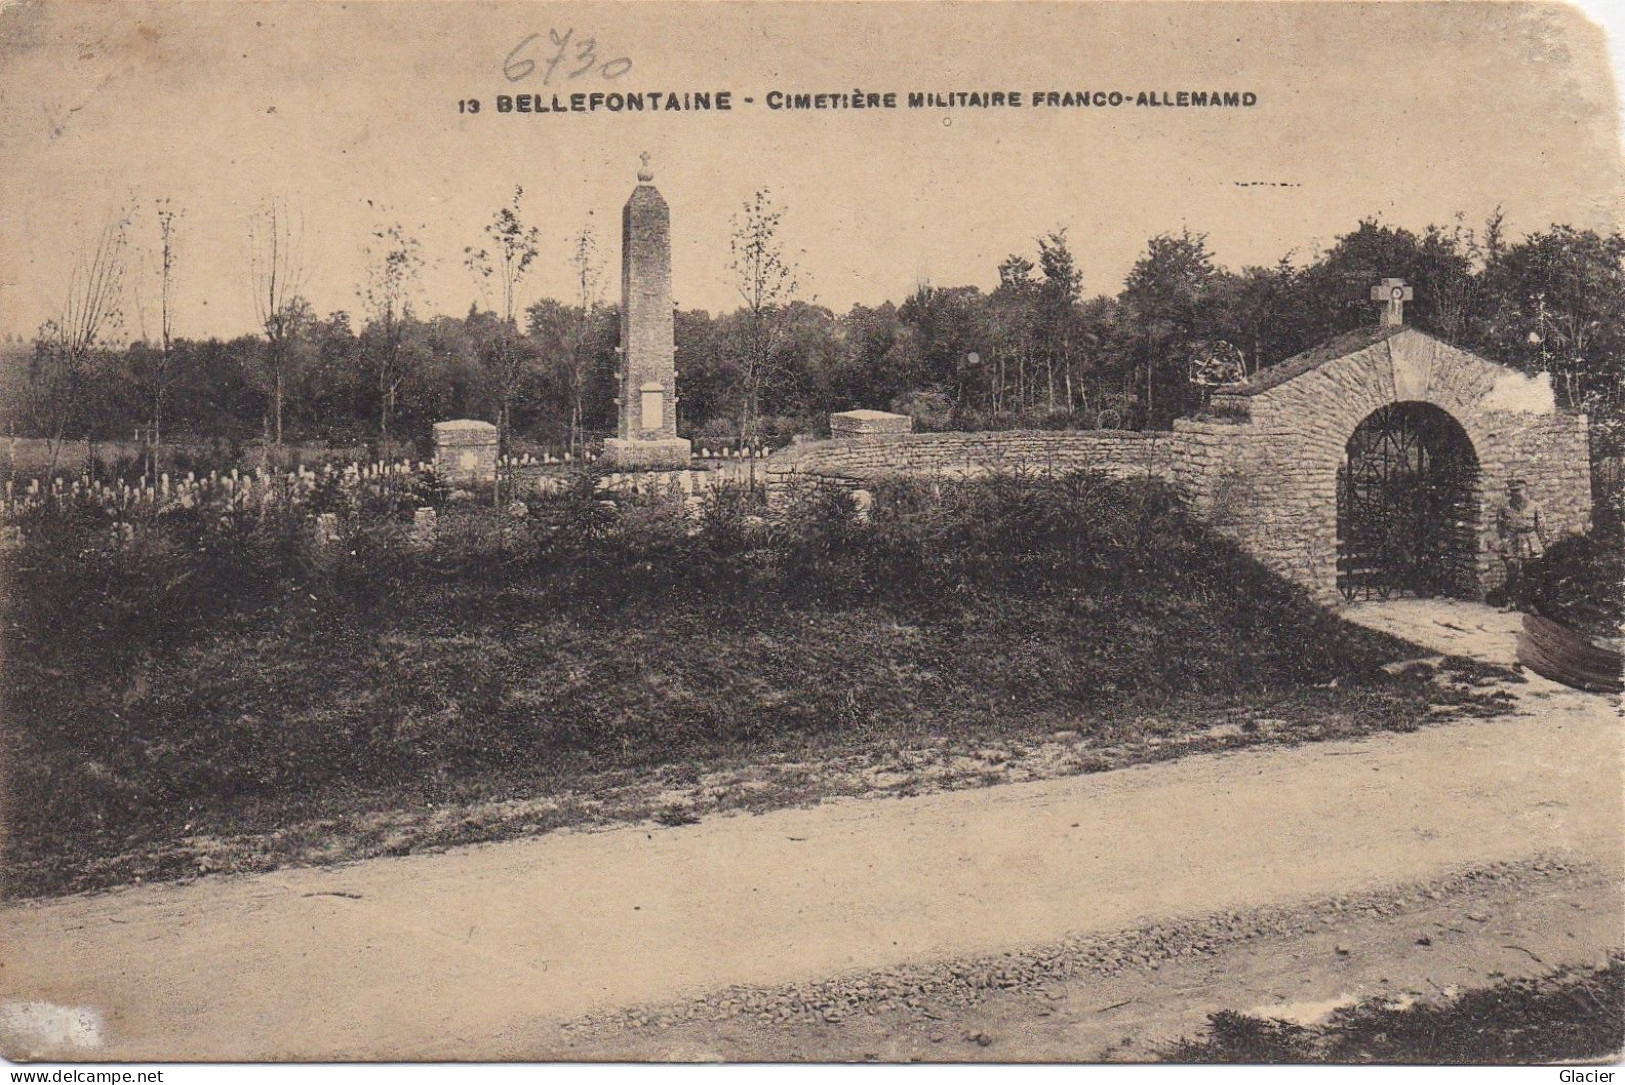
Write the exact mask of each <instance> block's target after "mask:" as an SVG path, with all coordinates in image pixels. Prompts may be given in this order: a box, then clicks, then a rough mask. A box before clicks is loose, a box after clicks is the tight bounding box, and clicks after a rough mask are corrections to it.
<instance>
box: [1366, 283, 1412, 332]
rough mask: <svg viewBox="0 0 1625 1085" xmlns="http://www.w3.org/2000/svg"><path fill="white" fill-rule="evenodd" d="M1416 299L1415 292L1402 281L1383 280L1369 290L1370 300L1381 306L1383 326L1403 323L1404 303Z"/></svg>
mask: <svg viewBox="0 0 1625 1085" xmlns="http://www.w3.org/2000/svg"><path fill="white" fill-rule="evenodd" d="M1414 297H1416V291H1415V290H1412V289H1411V288H1410V287H1409V286H1407V285H1406V283H1405V280H1404V279H1384V280H1383V281H1382V282H1380V283H1378V284H1377V285H1376V286H1373V287H1372V288H1371V300H1372V301H1374V302H1377V303H1379V304H1380V305H1381V306H1382V322H1383V323H1384V324H1403V323H1405V303H1406V302H1407V301H1410V300H1411V299H1412V298H1414Z"/></svg>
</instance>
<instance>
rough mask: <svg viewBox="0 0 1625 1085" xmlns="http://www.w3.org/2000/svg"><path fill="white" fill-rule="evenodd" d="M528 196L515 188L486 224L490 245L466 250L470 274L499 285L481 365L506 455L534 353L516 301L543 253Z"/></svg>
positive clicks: (519, 187) (487, 243) (482, 352)
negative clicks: (530, 220)
mask: <svg viewBox="0 0 1625 1085" xmlns="http://www.w3.org/2000/svg"><path fill="white" fill-rule="evenodd" d="M524 197H525V190H524V189H523V188H522V187H521V186H519V185H515V186H514V189H513V199H512V200H510V201H509V202H508V203H506V204H504V205H503V206H501V207H499V208H497V210H496V213H495V214H493V215H492V216H491V221H490V222H488V223H486V224H485V238H486V243H485V245H484V246H483V247H481V248H478V249H476V248H474V247H473V246H469V247H468V248H466V249H464V250H463V253H464V262H465V263H466V264H467V266H468V268H469V270H471V271H473V272H474V274H475V275H476V276H478V277H479V279H480V280H481V282H482V283H484V284H486V285H488V286H489V285H490V284H493V283H494V284H495V286H496V289H497V290H498V291H499V293H500V301H501V305H502V308H501V309H500V310H498V315H499V316H500V318H501V320H500V323H499V324H498V326H497V329H496V334H495V335H494V336H493V337H492V338H491V339H489V340H487V341H486V342H485V343H483V344H482V346H481V350H480V357H481V360H482V361H483V362H484V364H485V367H486V369H487V371H488V372H489V374H490V376H491V380H492V382H493V384H494V385H495V389H496V399H497V440H498V444H499V445H500V447H502V448H503V449H504V451H506V449H507V446H508V428H509V418H510V415H511V414H512V412H513V404H514V399H515V397H517V396H518V394H519V391H520V387H521V385H522V384H523V382H524V380H525V378H526V377H527V376H528V375H529V371H530V367H531V365H532V363H533V362H534V361H535V352H534V351H532V350H529V349H527V348H526V347H525V345H524V344H523V343H521V341H520V339H521V337H520V334H519V326H518V324H517V323H516V322H515V316H516V313H517V310H516V309H515V296H516V293H517V291H518V289H519V286H520V284H521V283H523V282H524V280H525V276H526V275H527V274H528V273H529V271H530V269H531V265H532V264H534V263H535V262H536V256H537V254H538V253H539V252H540V251H541V246H540V239H541V231H540V230H539V229H538V228H537V227H535V226H527V225H526V224H525V220H524V209H523V201H524Z"/></svg>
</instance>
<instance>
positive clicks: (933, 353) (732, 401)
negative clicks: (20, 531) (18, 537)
mask: <svg viewBox="0 0 1625 1085" xmlns="http://www.w3.org/2000/svg"><path fill="white" fill-rule="evenodd" d="M785 214H786V212H785V209H784V208H783V207H782V206H780V205H778V204H777V203H776V202H775V201H774V199H773V197H772V195H771V194H770V193H768V192H765V191H763V192H759V193H757V194H756V195H755V196H753V197H752V198H751V199H750V200H749V201H747V202H746V204H745V205H744V207H743V208H741V210H740V212H739V214H737V215H736V216H735V218H734V223H733V227H734V232H733V236H732V239H731V246H730V256H731V258H730V261H729V263H728V265H727V267H726V269H719V271H723V272H724V273H726V274H727V275H729V276H730V277H731V280H732V282H733V283H734V285H736V287H737V289H738V294H739V298H740V304H739V306H738V308H737V309H735V310H734V311H732V312H725V313H717V314H712V313H710V312H707V311H703V310H679V311H678V312H677V313H676V314H675V317H676V320H675V327H676V346H677V367H678V396H679V404H680V406H679V410H680V414H679V422H680V425H679V428H680V431H681V432H682V433H683V434H684V435H686V436H689V437H692V438H694V439H696V440H698V441H700V442H702V443H709V444H712V445H718V444H724V443H733V442H761V441H771V440H781V439H783V438H785V437H786V436H788V435H790V434H795V433H816V432H819V430H820V427H821V426H822V425H823V424H824V419H825V418H826V416H827V415H828V413H829V412H830V411H835V410H844V409H850V408H854V407H871V408H879V409H889V410H897V411H902V412H904V413H908V414H911V415H912V416H913V417H914V418H915V420H916V424H917V426H918V427H919V428H925V429H943V428H959V429H984V428H1009V427H1017V426H1049V427H1094V426H1112V427H1126V428H1165V427H1167V426H1169V425H1170V424H1171V421H1172V419H1174V418H1176V417H1179V416H1181V415H1184V414H1188V413H1191V412H1196V411H1200V410H1201V409H1202V407H1203V405H1204V401H1205V398H1206V396H1207V395H1208V394H1210V392H1211V389H1212V388H1213V387H1214V386H1216V385H1218V384H1220V383H1223V382H1226V381H1229V380H1235V379H1241V378H1244V377H1245V376H1247V375H1250V374H1252V373H1255V372H1257V370H1258V369H1260V368H1262V367H1265V366H1268V365H1272V364H1275V363H1278V362H1280V361H1283V360H1285V359H1287V358H1288V357H1290V356H1292V355H1294V354H1296V353H1298V352H1300V351H1303V350H1306V349H1308V348H1309V347H1311V346H1313V345H1314V344H1315V343H1317V342H1319V341H1321V340H1324V339H1326V338H1329V337H1331V336H1333V335H1336V334H1338V333H1340V332H1344V331H1349V330H1352V329H1354V328H1357V327H1360V326H1362V325H1366V324H1370V323H1373V322H1374V321H1375V320H1376V312H1375V306H1374V303H1373V302H1372V300H1371V297H1370V289H1371V287H1372V285H1373V284H1375V283H1376V282H1377V281H1378V280H1379V279H1381V278H1384V277H1387V276H1399V277H1402V278H1404V279H1405V280H1406V281H1407V282H1409V283H1410V284H1411V285H1412V286H1413V287H1414V290H1415V298H1414V301H1412V302H1410V303H1409V304H1408V305H1407V310H1406V320H1407V323H1410V324H1413V325H1415V326H1416V327H1418V328H1420V329H1422V330H1424V331H1428V332H1431V333H1433V334H1436V335H1438V336H1439V337H1441V338H1443V339H1446V340H1448V341H1450V342H1453V343H1455V344H1457V345H1459V346H1462V347H1464V348H1466V349H1468V350H1472V351H1475V352H1477V353H1480V354H1482V355H1484V356H1486V357H1489V358H1492V359H1495V360H1497V361H1500V362H1503V363H1506V364H1509V365H1512V366H1515V367H1517V368H1519V369H1521V370H1523V371H1525V372H1530V373H1537V372H1548V373H1550V374H1551V378H1552V382H1553V386H1554V389H1555V391H1556V393H1557V395H1558V398H1559V401H1560V402H1561V403H1563V404H1564V405H1565V406H1571V407H1575V408H1579V409H1583V410H1586V411H1587V412H1588V413H1590V414H1591V415H1592V417H1593V420H1594V427H1593V433H1594V451H1595V452H1596V453H1597V454H1598V455H1618V454H1619V453H1620V452H1621V445H1622V444H1625V426H1622V424H1621V418H1622V417H1625V365H1622V361H1621V360H1622V358H1625V238H1622V237H1621V236H1620V235H1619V234H1618V233H1600V232H1598V231H1595V230H1589V229H1578V228H1574V227H1572V226H1567V225H1560V224H1554V225H1553V226H1551V227H1549V228H1547V229H1545V230H1541V231H1537V232H1535V233H1532V234H1529V235H1528V236H1526V237H1524V238H1522V239H1520V240H1517V241H1511V240H1509V239H1508V238H1507V237H1506V236H1505V232H1504V230H1503V226H1502V218H1501V216H1500V214H1499V213H1497V214H1496V215H1494V216H1492V217H1491V218H1490V219H1489V220H1488V221H1487V222H1486V223H1484V224H1483V225H1482V227H1479V228H1476V229H1475V228H1472V227H1469V226H1467V225H1465V224H1464V223H1463V222H1462V221H1461V220H1460V219H1459V218H1458V220H1457V221H1455V222H1453V223H1451V224H1449V225H1447V226H1437V225H1435V226H1430V227H1428V228H1427V229H1425V230H1423V231H1421V232H1414V231H1410V230H1407V229H1403V228H1399V227H1394V226H1389V225H1385V224H1383V223H1381V222H1380V221H1378V220H1376V219H1365V220H1362V221H1360V222H1358V223H1357V224H1356V225H1355V227H1354V228H1353V229H1352V230H1350V231H1349V232H1348V233H1346V234H1343V235H1342V236H1340V237H1338V238H1337V239H1336V241H1335V242H1334V243H1333V244H1332V245H1331V246H1330V247H1329V248H1327V249H1325V250H1324V251H1323V252H1319V253H1316V254H1314V255H1313V256H1312V257H1309V258H1307V259H1305V258H1300V257H1299V256H1298V255H1297V254H1295V253H1289V254H1286V255H1283V256H1282V257H1281V259H1280V260H1278V261H1277V262H1276V263H1275V264H1273V265H1269V266H1249V267H1243V268H1242V269H1240V270H1239V271H1236V270H1231V269H1228V268H1225V267H1223V266H1221V265H1220V264H1219V263H1218V262H1217V261H1216V260H1215V259H1214V257H1213V255H1212V253H1211V252H1210V251H1209V249H1208V244H1207V238H1206V236H1205V235H1203V234H1200V233H1194V232H1191V231H1189V230H1184V231H1181V232H1180V233H1177V234H1173V233H1168V234H1161V235H1158V236H1156V237H1152V238H1150V239H1149V240H1148V241H1147V244H1146V247H1145V250H1144V252H1143V253H1142V255H1141V256H1140V258H1139V259H1138V260H1137V261H1136V263H1135V264H1134V266H1133V267H1132V268H1131V269H1130V271H1129V273H1128V275H1127V277H1126V278H1125V280H1124V282H1123V284H1122V286H1121V288H1120V289H1119V290H1118V291H1117V292H1116V293H1115V294H1109V293H1101V292H1094V293H1091V292H1090V291H1089V290H1088V289H1086V287H1087V286H1089V285H1090V284H1086V283H1085V282H1084V280H1083V276H1082V274H1081V273H1080V271H1079V269H1078V266H1077V260H1076V258H1075V255H1074V251H1073V246H1074V241H1073V239H1071V238H1069V237H1068V236H1067V234H1066V232H1065V231H1064V230H1056V231H1053V232H1051V233H1049V234H1047V235H1046V236H1044V237H1041V238H1037V239H1035V241H1034V243H1033V247H1032V249H1031V250H1029V251H1026V252H1017V253H1012V254H1011V255H1010V256H1008V257H1007V258H1006V259H1005V260H1003V261H1002V262H1000V263H999V265H998V268H997V271H998V283H997V285H996V286H995V287H993V288H992V289H991V290H989V291H983V290H981V289H979V288H978V287H975V286H937V285H933V284H925V283H922V284H920V285H919V286H918V287H917V288H916V289H915V290H914V292H913V293H912V294H911V295H909V296H908V297H906V298H904V299H903V300H902V301H901V302H891V301H888V302H886V303H884V304H881V305H878V306H873V307H871V306H866V305H854V306H853V307H852V308H851V309H850V310H848V311H847V312H845V313H836V312H834V311H832V310H831V309H829V308H827V307H825V306H822V305H820V304H818V302H817V300H816V298H813V297H809V296H807V295H806V293H805V291H804V289H803V287H802V285H801V274H800V270H799V268H798V266H797V263H796V261H795V259H794V256H793V254H792V253H791V252H790V250H789V249H788V248H787V246H786V244H785V240H784V229H783V224H784V219H785ZM142 221H143V219H142V217H141V216H139V215H136V214H127V215H125V216H123V217H121V218H120V219H118V220H117V221H115V222H113V223H111V224H110V225H109V226H108V227H107V228H106V230H104V231H103V233H102V235H101V236H100V238H99V239H98V241H97V243H96V245H95V246H94V247H93V248H92V249H91V250H90V251H88V252H87V253H86V255H85V258H84V260H83V261H82V262H81V264H80V265H79V267H78V269H77V270H76V271H75V273H74V275H73V277H72V280H71V282H70V284H69V286H68V288H67V290H66V291H65V292H64V295H63V304H62V307H61V313H60V316H59V317H57V318H55V319H53V320H51V321H49V322H47V323H46V324H45V325H44V326H43V327H42V328H41V329H40V332H39V334H38V336H37V337H36V338H35V340H34V342H33V343H32V344H15V345H0V351H3V352H4V353H3V357H4V360H5V366H4V370H3V371H0V381H3V385H4V393H5V394H4V404H5V407H4V410H5V417H4V419H3V421H4V424H5V425H6V426H7V427H8V431H9V432H10V433H12V434H20V435H27V436H35V437H45V438H49V439H51V440H52V442H53V446H52V447H53V457H54V455H55V452H54V449H56V448H58V447H60V446H61V445H62V444H63V443H64V442H66V441H70V440H71V441H88V442H91V443H92V446H94V443H95V442H97V441H110V440H127V439H129V438H131V437H132V436H139V437H140V438H141V440H142V441H143V442H144V443H145V444H146V445H148V446H149V448H151V449H152V450H154V452H153V454H152V455H151V456H150V457H149V459H150V461H151V462H154V463H156V462H157V460H158V459H159V458H160V456H159V454H158V452H157V450H160V449H162V447H163V446H164V443H165V442H166V441H170V440H174V439H178V438H188V439H193V440H197V439H205V440H212V441H216V442H226V443H227V444H229V445H231V446H232V447H233V448H238V449H240V448H241V447H242V446H245V445H248V444H251V443H262V444H264V445H267V446H271V447H275V448H280V447H281V446H282V445H283V444H284V442H291V441H295V440H297V441H300V442H326V443H329V444H334V445H344V446H354V445H357V444H361V443H366V444H369V445H372V446H373V447H374V448H376V449H381V450H385V451H390V450H395V449H398V448H399V447H401V446H402V445H403V443H412V442H416V443H421V442H423V441H424V440H425V439H426V437H427V434H428V431H429V427H430V426H431V425H432V424H433V423H434V422H435V421H438V420H443V419H448V418H457V417H471V418H484V419H487V420H490V421H492V422H494V423H496V424H497V425H498V427H499V429H500V431H501V433H502V437H503V440H504V441H505V442H508V443H510V444H511V443H512V442H513V441H515V440H519V439H524V440H528V441H533V442H537V443H541V444H544V445H548V446H552V447H555V448H571V449H576V450H578V451H579V450H580V449H582V448H584V447H585V446H586V445H588V444H589V443H590V442H591V441H593V440H595V439H597V438H598V437H601V436H602V435H604V434H606V433H610V432H613V428H614V420H615V416H616V412H615V403H614V397H615V394H616V372H617V367H618V356H617V351H616V348H617V345H618V341H619V319H620V317H619V312H618V308H617V306H615V305H614V304H613V303H612V302H610V301H607V300H606V299H605V298H604V296H603V295H604V290H603V283H604V268H603V262H602V259H601V257H600V254H599V244H598V240H597V238H596V236H595V235H594V233H593V231H592V230H591V228H590V227H589V228H583V229H582V230H581V231H579V232H578V233H577V234H575V235H574V236H573V237H572V238H571V240H570V243H569V246H568V248H567V251H566V252H565V253H564V254H563V258H564V259H566V260H568V262H569V265H570V271H571V282H572V285H573V287H574V289H573V291H572V295H571V296H570V297H568V298H564V299H555V298H541V299H538V300H532V301H529V302H528V303H527V302H526V299H525V293H526V290H525V287H526V282H527V278H528V276H529V275H530V274H531V273H532V272H533V271H534V270H535V269H536V267H537V266H538V261H540V260H541V259H543V255H544V254H543V252H542V244H541V233H540V230H539V228H538V227H537V226H535V225H534V224H533V223H532V222H531V221H530V220H529V218H528V217H527V211H526V207H525V202H524V192H523V190H522V189H519V188H516V189H515V190H514V194H513V197H512V199H511V200H509V201H508V202H507V203H505V204H504V205H503V206H502V207H500V208H498V209H497V210H496V211H495V213H494V214H493V216H492V218H491V219H490V220H489V221H488V222H487V223H486V224H485V226H484V229H483V231H482V232H481V234H480V235H479V237H478V238H477V239H476V240H475V242H474V243H473V244H470V245H469V246H468V247H467V248H466V249H465V250H464V252H463V253H462V257H463V262H464V263H465V264H466V266H467V267H468V269H469V271H470V272H471V274H472V276H473V278H474V281H475V282H477V283H478V284H480V286H481V287H482V293H483V294H484V295H485V297H486V298H487V299H489V300H488V301H487V303H486V304H484V305H481V304H478V303H475V304H471V305H470V307H469V309H468V310H467V312H466V313H464V314H463V315H461V316H457V315H446V314H441V315H430V314H428V313H427V312H426V311H425V304H424V300H423V298H422V297H421V291H420V288H419V277H420V273H421V271H422V269H423V266H424V256H423V253H422V250H421V245H420V243H419V241H418V238H417V233H416V232H415V231H413V230H411V229H409V228H408V227H407V226H405V225H403V224H402V223H400V222H391V223H388V224H386V225H381V226H379V227H378V228H377V229H376V230H374V231H373V233H372V235H371V238H370V240H369V244H368V247H367V251H366V253H365V256H366V267H367V269H368V270H367V276H366V280H365V281H364V282H363V283H361V284H359V286H358V288H357V291H356V299H357V302H358V306H357V308H356V309H355V310H354V311H349V310H341V311H334V312H331V313H328V314H327V315H325V316H320V315H318V314H317V313H316V312H315V310H314V309H313V308H312V306H311V304H310V302H309V301H308V300H307V298H306V296H305V294H304V287H305V280H304V270H305V269H304V265H303V260H302V253H301V241H302V237H301V228H300V224H299V221H298V218H297V215H295V214H293V213H291V212H290V211H289V209H288V207H287V206H286V205H285V204H283V203H280V202H275V201H273V202H271V203H268V204H266V205H265V206H264V207H262V208H261V209H260V211H259V212H258V213H257V214H256V216H255V217H254V219H253V226H252V229H251V231H250V235H251V251H252V253H253V257H252V260H251V265H252V266H251V268H250V272H251V274H250V276H249V278H250V281H251V282H252V286H253V291H254V300H255V308H256V313H257V316H258V320H259V326H260V332H259V334H255V335H244V336H239V337H237V338H234V339H226V340H222V339H218V338H207V339H191V338H186V337H178V336H175V335H174V329H173V308H174V288H173V283H174V278H175V269H176V264H177V261H178V259H180V258H181V257H180V256H179V255H178V254H183V253H184V251H185V249H184V245H181V244H180V240H179V239H180V237H181V234H182V232H183V230H184V214H183V212H182V211H181V209H179V208H177V207H175V206H174V205H173V204H172V203H170V202H169V201H159V202H158V203H157V204H156V205H154V206H153V207H152V208H151V209H150V211H149V212H148V213H146V217H145V221H146V222H148V223H150V224H151V226H152V227H153V229H149V230H148V231H147V232H148V233H149V234H151V235H152V236H153V237H154V238H155V240H154V241H153V243H152V244H153V247H154V251H155V256H156V258H155V260H154V264H155V265H156V266H157V267H158V269H159V273H160V277H161V289H160V291H159V305H160V310H161V311H160V313H159V314H158V321H157V324H158V329H159V331H158V334H157V335H156V336H155V337H154V336H147V337H138V338H135V339H134V340H133V341H132V340H131V339H130V338H129V337H127V336H124V335H123V334H122V332H121V328H122V323H123V320H124V317H125V315H126V314H125V313H124V311H123V305H124V300H125V296H126V291H125V286H126V283H125V271H126V268H127V266H128V260H129V255H130V249H131V246H130V243H129V236H130V233H131V231H132V229H133V228H134V227H136V226H137V225H139V224H140V223H141V222H142Z"/></svg>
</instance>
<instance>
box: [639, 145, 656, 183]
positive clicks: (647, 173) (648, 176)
mask: <svg viewBox="0 0 1625 1085" xmlns="http://www.w3.org/2000/svg"><path fill="white" fill-rule="evenodd" d="M638 161H639V162H641V163H642V164H643V165H642V166H641V167H640V168H639V169H638V180H639V181H642V182H643V183H644V184H648V183H649V182H650V181H653V180H654V179H655V171H654V170H652V169H650V168H649V152H648V151H644V152H643V153H642V154H640V155H638Z"/></svg>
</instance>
